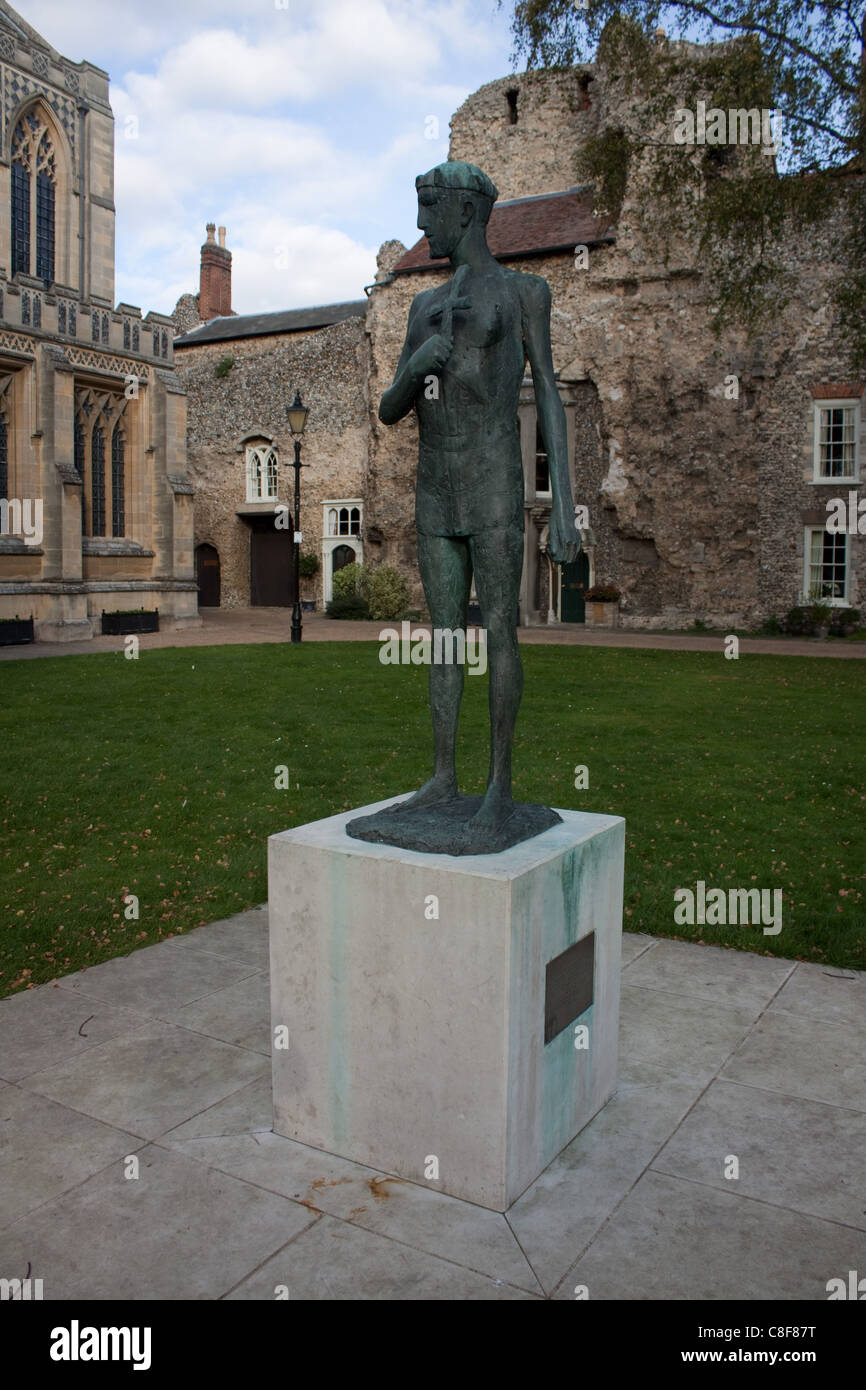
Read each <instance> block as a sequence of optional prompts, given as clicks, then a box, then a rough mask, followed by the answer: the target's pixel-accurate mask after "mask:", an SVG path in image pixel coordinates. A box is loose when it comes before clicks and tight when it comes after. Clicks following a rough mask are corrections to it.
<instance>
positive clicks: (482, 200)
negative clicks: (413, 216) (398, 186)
mask: <svg viewBox="0 0 866 1390" xmlns="http://www.w3.org/2000/svg"><path fill="white" fill-rule="evenodd" d="M415 187H416V189H417V190H418V226H419V228H420V230H421V231H422V232H424V233H425V235H426V237H427V240H428V242H429V244H430V258H431V260H437V259H438V258H439V257H441V256H450V255H451V253H452V251H454V249H455V247H457V246H458V244H459V243H460V241H461V239H462V237H463V236H464V235H465V233H466V231H467V229H468V228H469V227H471V226H473V225H474V226H477V227H480V228H481V229H482V230H483V228H484V227H486V225H487V222H488V219H489V217H490V212H491V209H492V207H493V204H494V203H495V202H496V199H497V198H498V197H499V192H498V190H497V188H496V185H495V184H494V183H493V181H492V179H489V178H488V177H487V175H486V174H485V173H484V172H483V170H481V169H479V168H478V167H477V165H475V164H466V163H464V162H463V161H462V160H461V161H453V162H451V163H448V164H437V165H436V167H435V168H434V169H431V170H430V171H429V172H428V173H426V174H419V175H418V177H417V179H416V180H415Z"/></svg>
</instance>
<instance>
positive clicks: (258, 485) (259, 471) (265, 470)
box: [247, 444, 278, 502]
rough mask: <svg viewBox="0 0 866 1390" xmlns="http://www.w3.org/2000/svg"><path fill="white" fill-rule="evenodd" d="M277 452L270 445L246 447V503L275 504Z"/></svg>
mask: <svg viewBox="0 0 866 1390" xmlns="http://www.w3.org/2000/svg"><path fill="white" fill-rule="evenodd" d="M277 478H278V469H277V451H276V449H274V448H272V447H271V445H270V444H250V445H248V446H247V501H248V502H276V500H277Z"/></svg>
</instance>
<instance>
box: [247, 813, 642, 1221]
mask: <svg viewBox="0 0 866 1390" xmlns="http://www.w3.org/2000/svg"><path fill="white" fill-rule="evenodd" d="M399 799H401V798H392V800H399ZM389 804H391V802H379V803H377V804H376V805H372V806H365V807H360V808H358V809H357V810H355V811H351V812H347V813H345V814H343V815H339V816H331V817H330V818H329V819H327V820H320V821H314V822H312V823H311V824H309V825H303V826H300V827H299V828H298V829H296V830H287V831H285V832H284V833H283V834H281V835H272V836H271V837H270V840H269V845H268V848H269V868H268V899H269V907H270V949H271V1021H272V1024H273V1027H274V1029H278V1028H280V1027H281V1026H283V1027H284V1028H287V1029H288V1047H280V1046H276V1047H275V1048H274V1054H273V1056H274V1072H273V1075H274V1129H275V1131H276V1133H277V1134H283V1135H286V1136H287V1137H288V1138H290V1139H297V1140H300V1141H301V1142H302V1143H305V1144H310V1145H312V1146H313V1147H315V1148H318V1149H325V1150H327V1151H328V1152H329V1153H333V1154H340V1155H341V1156H343V1157H345V1158H350V1159H354V1160H355V1161H356V1162H357V1163H363V1164H366V1165H368V1166H369V1167H371V1168H376V1169H379V1170H380V1171H383V1172H387V1173H393V1174H395V1175H396V1176H398V1177H402V1178H408V1179H410V1180H411V1181H413V1182H418V1183H421V1184H426V1185H428V1186H431V1187H435V1188H437V1189H438V1190H440V1191H443V1192H448V1193H451V1194H452V1195H453V1196H455V1197H463V1198H466V1199H467V1200H468V1201H471V1202H478V1203H479V1204H480V1205H482V1206H485V1207H491V1208H493V1209H494V1210H496V1211H504V1210H506V1209H507V1208H508V1207H509V1206H510V1205H511V1203H512V1202H513V1201H515V1199H516V1198H517V1197H519V1196H520V1194H521V1192H523V1191H524V1189H525V1188H526V1187H527V1186H528V1185H529V1184H530V1183H531V1182H532V1181H533V1180H534V1179H535V1178H536V1177H537V1176H538V1174H539V1173H540V1172H541V1171H542V1169H543V1168H545V1167H546V1166H547V1164H548V1163H550V1161H551V1159H553V1158H554V1157H555V1156H556V1154H557V1153H559V1151H560V1150H561V1149H562V1148H564V1147H565V1145H566V1144H568V1143H569V1142H570V1140H571V1139H573V1138H574V1136H575V1134H577V1133H578V1131H579V1130H581V1129H582V1128H583V1126H584V1125H585V1124H587V1123H588V1122H589V1120H591V1119H592V1117H593V1115H594V1114H596V1112H597V1111H598V1110H599V1109H600V1108H601V1106H603V1105H604V1104H605V1102H606V1101H607V1100H608V1099H609V1098H610V1096H611V1095H612V1094H613V1091H614V1087H615V1083H616V1057H617V1030H618V1023H619V976H620V948H621V938H622V886H623V857H624V848H625V822H624V821H623V820H621V819H620V818H619V817H617V816H601V815H589V814H585V813H583V812H578V811H560V813H559V814H560V815H561V816H562V819H563V824H562V825H557V826H554V827H553V828H552V829H550V830H547V831H545V832H544V834H542V835H538V836H536V837H535V838H534V839H532V840H527V841H525V842H524V843H523V844H520V845H516V846H514V848H512V849H509V850H506V851H504V852H503V853H501V854H495V855H475V856H469V855H467V856H463V857H451V856H449V855H444V854H419V853H416V852H414V851H412V850H404V849H397V848H394V847H392V846H389V845H377V844H368V843H366V842H364V841H361V840H354V839H351V838H350V837H349V836H348V835H346V833H345V829H344V827H345V824H346V822H347V821H348V820H352V819H353V818H354V817H355V816H359V815H369V814H371V813H372V812H374V811H376V810H378V809H380V807H381V806H385V805H389ZM435 910H438V917H435V916H434V915H433V913H434V911H435ZM590 932H594V933H595V971H594V987H593V995H594V998H593V1003H592V1005H591V1006H590V1007H589V1008H587V1009H586V1010H585V1011H584V1012H583V1013H582V1014H581V1015H580V1016H579V1017H577V1018H573V1019H571V1020H569V1022H568V1026H567V1027H565V1028H564V1029H563V1031H561V1032H560V1033H559V1034H558V1035H557V1036H556V1037H554V1038H553V1039H552V1040H551V1041H550V1042H549V1043H547V1044H545V1041H544V1031H545V989H546V983H545V977H546V966H547V964H548V962H550V961H551V960H553V959H554V958H555V957H558V956H559V955H560V953H561V952H563V951H565V950H566V949H567V948H568V947H569V946H571V945H572V944H573V943H575V942H577V941H579V940H581V939H582V938H583V937H585V936H587V935H588V934H589V933H590ZM587 949H588V948H587ZM576 1025H586V1028H587V1030H588V1046H587V1047H585V1048H583V1047H582V1048H577V1047H576V1046H575V1042H576V1041H581V1040H583V1039H585V1036H586V1035H584V1034H583V1033H582V1032H581V1030H580V1029H579V1028H576ZM282 1037H283V1039H285V1034H283V1035H282ZM434 1159H435V1160H436V1161H437V1164H436V1165H434V1163H433V1160H434ZM435 1166H438V1178H431V1177H428V1176H425V1173H426V1174H430V1173H432V1172H433V1171H434V1167H435Z"/></svg>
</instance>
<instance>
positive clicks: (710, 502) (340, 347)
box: [175, 67, 866, 628]
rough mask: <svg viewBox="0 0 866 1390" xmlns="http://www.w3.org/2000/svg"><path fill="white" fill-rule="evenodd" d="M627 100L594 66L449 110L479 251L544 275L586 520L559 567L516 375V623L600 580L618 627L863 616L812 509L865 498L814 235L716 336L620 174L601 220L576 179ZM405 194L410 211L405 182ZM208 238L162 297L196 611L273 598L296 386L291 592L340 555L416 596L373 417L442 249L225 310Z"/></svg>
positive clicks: (413, 569)
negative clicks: (305, 559) (585, 155)
mask: <svg viewBox="0 0 866 1390" xmlns="http://www.w3.org/2000/svg"><path fill="white" fill-rule="evenodd" d="M621 101H622V95H621V93H619V92H618V91H617V89H616V87H615V85H614V84H613V83H612V82H610V81H608V79H607V77H606V74H605V73H604V72H603V71H601V70H599V69H598V68H597V67H584V68H580V69H574V70H572V71H571V72H564V73H530V74H521V75H515V76H511V77H507V78H503V79H501V80H499V81H496V82H492V83H489V84H487V85H486V86H485V87H482V88H481V89H480V91H478V92H476V93H475V94H474V95H473V96H471V97H470V98H469V99H468V100H467V101H466V102H465V103H464V105H463V106H462V107H461V108H460V110H459V111H457V113H456V114H455V116H454V117H453V120H452V122H451V143H450V153H449V157H450V158H451V159H465V160H469V161H471V162H472V163H474V164H477V165H479V166H480V167H481V168H482V169H484V170H485V172H486V173H487V174H489V175H490V177H491V178H492V179H493V181H494V183H495V184H496V185H497V187H498V189H499V194H500V197H499V201H498V202H497V204H496V206H495V207H494V209H493V212H492V215H491V219H490V224H489V229H488V230H489V243H490V246H491V249H492V251H493V253H494V254H495V255H496V256H497V258H498V259H499V260H500V261H501V263H502V264H504V265H507V266H508V267H509V268H511V269H513V270H516V271H527V272H531V273H535V274H539V275H542V276H544V277H545V278H546V279H547V280H548V282H549V283H550V286H551V289H552V293H553V309H552V323H551V332H552V342H553V356H554V365H555V368H556V373H557V381H558V385H559V391H560V396H561V399H562V402H563V406H564V408H565V413H566V419H567V423H568V443H569V455H570V467H571V470H572V482H573V491H574V497H575V502H576V503H577V504H579V505H580V506H581V507H582V508H583V509H584V510H583V511H582V512H581V513H580V514H579V521H580V523H581V535H582V540H583V554H582V556H581V558H580V559H579V560H578V562H577V563H576V564H575V565H573V566H568V567H566V568H564V569H562V570H560V569H559V568H558V567H556V566H553V565H551V563H550V561H549V557H548V554H547V525H548V519H549V515H550V505H551V494H550V486H549V475H548V469H547V458H546V454H545V447H544V441H543V439H542V438H541V435H540V432H539V430H538V425H537V420H536V410H535V403H534V396H533V388H532V381H531V378H530V377H529V376H527V378H526V380H525V382H524V388H523V393H522V399H521V405H520V419H519V428H520V437H521V441H522V448H523V459H524V471H525V482H526V486H525V564H524V575H523V588H522V593H521V604H520V613H521V622H522V623H524V624H544V623H550V622H563V623H570V622H582V621H584V619H585V617H586V609H585V603H584V598H583V595H584V593H585V592H586V590H587V588H588V587H590V586H592V585H595V584H613V585H615V586H616V587H617V588H618V589H619V590H620V591H621V593H622V602H621V610H620V621H621V622H622V624H623V625H624V626H628V627H635V628H641V627H643V628H646V627H662V626H665V627H685V626H688V625H690V624H692V623H693V622H694V621H695V620H696V619H700V620H703V621H704V622H707V623H709V624H717V625H722V626H735V625H736V626H740V625H752V624H755V623H757V622H760V621H761V620H763V619H765V618H767V617H768V616H770V615H771V614H777V615H782V614H784V613H785V612H786V611H787V610H788V609H789V608H791V607H793V606H794V605H796V604H799V603H801V602H803V601H804V599H806V600H808V597H809V596H810V594H811V595H812V596H817V595H820V596H822V597H823V598H825V599H826V600H827V601H829V602H831V603H833V604H836V605H849V606H857V605H858V604H859V603H862V602H863V600H864V598H866V595H864V592H863V589H864V578H863V575H862V569H863V544H864V542H863V541H862V540H861V539H860V538H859V537H858V536H857V535H856V534H851V533H843V532H841V531H840V532H835V531H830V530H828V529H827V524H826V523H827V516H828V509H827V504H828V502H829V501H831V500H832V499H838V498H840V497H841V498H847V497H848V494H849V492H852V491H856V490H857V489H858V486H859V470H860V467H861V461H862V459H863V455H864V445H866V409H864V382H863V381H854V380H851V379H850V374H849V372H848V370H847V368H846V363H845V355H844V350H843V348H842V347H841V346H840V344H839V342H838V340H837V333H836V329H835V324H834V320H833V315H832V312H831V307H830V303H829V287H830V275H831V274H832V270H833V267H832V266H830V265H828V264H827V257H826V254H825V247H824V245H823V243H822V238H823V232H822V230H821V229H820V228H819V229H818V230H817V231H815V232H814V233H804V234H803V236H802V240H800V241H797V242H796V243H795V242H792V243H791V245H790V248H789V255H788V264H789V268H790V269H791V270H792V271H793V272H794V275H795V278H796V284H797V290H796V293H795V296H794V298H793V299H792V301H791V302H790V304H789V306H788V308H787V309H786V310H785V312H784V313H783V314H782V315H781V316H780V317H779V318H778V320H777V321H776V322H775V323H774V324H773V325H772V327H771V328H770V329H768V330H767V331H766V332H764V333H763V334H762V335H761V337H760V338H757V339H752V340H749V339H747V338H746V336H745V335H744V334H743V333H742V332H736V331H729V332H727V333H725V334H723V335H722V336H721V337H718V338H717V337H716V336H714V334H713V332H712V331H711V327H710V318H709V311H708V304H709V301H710V298H711V295H712V288H713V287H712V285H711V284H709V283H708V281H707V276H706V275H705V273H704V272H703V270H702V267H701V265H700V264H699V262H698V260H697V257H696V255H695V254H694V253H693V251H692V249H691V248H689V247H685V248H682V247H680V248H679V249H678V251H677V252H676V254H674V255H673V256H671V257H670V258H669V259H667V260H666V259H665V258H664V257H663V255H662V254H661V252H660V251H659V249H658V248H657V247H656V246H655V245H654V244H652V243H651V242H650V241H649V240H648V239H647V235H646V233H645V231H644V230H642V226H643V224H642V220H641V218H640V217H639V216H638V215H637V213H638V212H639V211H640V203H641V199H642V197H643V196H644V192H643V189H642V186H641V181H640V175H639V172H638V173H634V174H632V175H631V176H630V181H629V183H628V185H627V187H626V193H625V199H624V202H623V205H622V209H621V213H620V216H619V218H618V221H617V224H616V225H615V226H614V225H610V224H608V223H606V222H605V221H604V220H603V219H601V218H599V217H598V216H596V215H595V212H594V207H593V194H592V189H591V188H590V187H587V186H579V185H577V184H576V183H575V167H576V153H577V151H578V149H579V147H580V145H581V143H582V142H583V141H584V140H585V139H587V138H588V137H589V136H591V135H597V134H598V133H599V132H600V131H602V130H604V129H605V128H610V127H613V126H615V125H616V123H617V120H618V112H619V109H620V106H619V104H620V103H621ZM432 162H433V161H432V160H431V163H432ZM419 172H421V170H420V169H419ZM406 197H407V200H410V199H411V200H413V201H414V190H413V189H412V188H411V187H410V188H407V190H406ZM214 230H215V229H213V228H211V229H209V234H208V241H207V242H206V243H205V246H204V247H203V248H202V288H201V291H200V296H199V298H198V299H197V300H196V299H195V298H194V297H193V296H184V298H183V299H182V300H181V301H180V303H179V305H178V309H177V311H176V316H177V322H178V328H179V329H180V330H182V331H181V336H180V337H179V338H178V340H177V341H176V344H175V347H176V352H177V362H178V371H179V374H180V376H181V378H182V380H183V382H184V385H185V387H186V389H187V392H188V400H189V461H190V473H191V476H192V477H193V479H194V482H195V486H196V554H197V565H198V575H199V579H200V582H201V585H202V602H203V603H222V604H225V605H231V606H237V605H240V606H243V605H247V604H258V603H264V604H273V603H288V602H290V601H291V598H292V595H291V592H290V586H291V580H290V568H291V567H290V552H291V529H283V530H281V531H277V530H276V528H275V526H274V508H275V505H277V504H279V503H282V505H283V507H285V506H286V505H289V506H290V505H291V501H292V478H293V473H292V470H291V469H290V468H289V466H288V464H289V460H290V458H291V456H292V447H291V439H290V435H289V430H288V425H287V421H286V407H287V406H288V405H289V404H290V403H291V401H292V400H293V398H294V395H295V392H296V391H300V393H301V395H302V397H303V399H304V402H305V404H307V405H308V406H309V407H310V416H309V423H308V428H307V434H306V436H305V440H304V446H303V462H304V464H305V467H304V469H303V472H302V506H301V529H302V531H303V552H304V553H306V554H308V555H314V556H315V557H316V558H317V560H318V561H319V566H320V568H319V573H318V576H317V577H316V579H315V580H312V579H310V580H307V581H304V585H305V587H304V589H303V591H302V596H303V597H304V598H306V599H308V600H311V601H312V600H314V599H315V601H316V602H317V604H318V605H321V604H323V603H324V602H326V601H327V600H328V598H329V597H330V593H331V583H332V578H333V574H334V572H335V570H336V569H337V568H339V567H340V566H341V565H342V564H345V563H347V562H348V561H349V560H351V559H358V560H363V561H365V562H369V563H371V564H374V565H375V564H379V563H389V564H394V565H397V566H398V567H399V568H400V569H401V570H403V571H404V572H405V574H406V575H407V577H408V578H409V580H410V583H411V585H412V587H413V592H414V595H415V601H416V602H417V603H419V604H420V603H421V602H422V598H421V590H420V583H419V580H418V574H417V565H416V548H415V536H414V526H413V488H414V473H415V466H416V460H417V429H416V425H415V420H414V415H410V416H409V417H408V418H407V419H405V420H404V421H402V422H401V423H400V424H399V425H397V426H395V427H393V428H386V427H384V426H382V425H381V424H380V423H379V420H378V417H377V407H378V402H379V400H380V398H381V395H382V393H383V392H384V391H385V390H386V389H387V387H388V386H389V385H390V383H391V381H392V379H393V374H394V371H395V368H396V364H397V360H398V357H399V353H400V350H401V347H402V343H403V338H404V334H405V329H406V322H407V318H408V312H409V306H410V303H411V301H412V299H413V297H414V296H415V295H416V294H417V293H418V292H419V291H420V290H422V289H428V288H430V287H432V286H434V285H436V284H438V283H440V282H441V281H442V280H443V278H445V274H446V272H445V270H444V269H443V265H442V263H433V262H431V261H430V259H429V255H428V252H427V245H426V240H425V239H422V240H421V241H419V242H418V244H417V245H415V246H414V247H412V248H411V249H409V250H407V249H406V248H405V247H404V246H402V245H401V244H400V243H399V242H386V243H385V244H384V245H383V247H382V248H381V251H380V253H379V260H378V273H377V276H376V282H375V283H374V284H373V285H368V286H366V287H365V298H364V299H361V300H358V301H353V302H350V303H344V304H331V305H326V306H324V307H319V308H313V309H304V310H291V311H287V312H283V313H270V314H260V315H246V316H245V315H235V314H232V313H231V312H230V306H231V282H230V276H231V256H230V253H229V252H228V251H227V250H226V248H225V237H224V235H222V233H221V236H220V243H219V245H217V244H216V242H215V240H214V237H213V232H214ZM217 304H218V305H219V306H220V307H215V306H216V305H217ZM293 525H294V519H292V526H293ZM855 530H856V527H855Z"/></svg>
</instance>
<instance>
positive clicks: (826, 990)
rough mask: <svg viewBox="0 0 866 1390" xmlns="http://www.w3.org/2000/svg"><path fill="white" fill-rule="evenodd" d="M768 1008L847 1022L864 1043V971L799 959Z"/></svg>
mask: <svg viewBox="0 0 866 1390" xmlns="http://www.w3.org/2000/svg"><path fill="white" fill-rule="evenodd" d="M770 1007H771V1009H773V1010H774V1011H777V1010H781V1011H782V1012H784V1013H789V1014H802V1015H803V1016H804V1017H806V1018H814V1019H818V1020H820V1021H821V1022H823V1021H824V1020H825V1019H829V1020H832V1022H834V1023H842V1024H846V1025H847V1026H849V1027H851V1028H856V1029H857V1030H858V1031H859V1033H860V1036H861V1037H862V1038H863V1043H864V1045H866V974H858V973H857V972H855V971H853V970H836V969H834V968H833V967H832V966H825V965H811V964H806V963H804V962H801V963H800V964H798V965H797V967H796V969H795V970H794V971H793V973H792V974H791V976H790V978H789V979H788V981H787V982H786V984H785V986H784V988H783V989H782V990H780V991H779V993H778V994H777V996H776V998H775V999H774V1000H773V1002H772V1004H771V1006H770Z"/></svg>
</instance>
